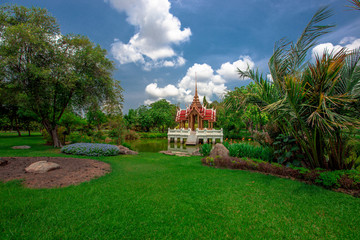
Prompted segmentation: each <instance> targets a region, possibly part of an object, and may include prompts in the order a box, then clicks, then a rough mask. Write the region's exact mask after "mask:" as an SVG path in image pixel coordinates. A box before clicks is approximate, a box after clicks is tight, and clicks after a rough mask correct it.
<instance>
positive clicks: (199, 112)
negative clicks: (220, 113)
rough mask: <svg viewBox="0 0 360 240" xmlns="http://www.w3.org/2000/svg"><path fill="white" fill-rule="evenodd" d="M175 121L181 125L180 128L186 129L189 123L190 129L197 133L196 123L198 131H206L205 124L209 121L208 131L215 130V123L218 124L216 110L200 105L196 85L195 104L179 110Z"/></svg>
mask: <svg viewBox="0 0 360 240" xmlns="http://www.w3.org/2000/svg"><path fill="white" fill-rule="evenodd" d="M175 121H176V122H178V123H179V128H186V122H187V123H188V128H190V129H191V130H192V131H195V124H196V123H197V128H198V129H200V130H202V129H204V122H205V121H207V122H208V129H213V127H214V122H216V110H215V109H213V108H212V109H207V108H206V106H204V105H202V104H201V103H200V101H199V96H198V93H197V84H196V83H195V96H194V99H193V102H192V103H191V105H190V106H189V107H187V108H186V109H179V110H178V111H177V114H176V119H175Z"/></svg>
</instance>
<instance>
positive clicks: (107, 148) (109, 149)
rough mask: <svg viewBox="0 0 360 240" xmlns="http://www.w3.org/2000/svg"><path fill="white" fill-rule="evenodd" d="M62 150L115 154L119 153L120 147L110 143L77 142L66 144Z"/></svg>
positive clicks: (93, 154)
mask: <svg viewBox="0 0 360 240" xmlns="http://www.w3.org/2000/svg"><path fill="white" fill-rule="evenodd" d="M61 152H63V153H67V154H74V155H86V156H115V155H118V154H119V149H118V147H117V146H115V145H110V144H102V143H75V144H70V145H67V146H64V147H63V148H62V149H61Z"/></svg>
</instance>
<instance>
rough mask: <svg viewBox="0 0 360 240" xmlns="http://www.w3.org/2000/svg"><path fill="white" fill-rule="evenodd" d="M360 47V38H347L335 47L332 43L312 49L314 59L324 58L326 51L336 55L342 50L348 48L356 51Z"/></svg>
mask: <svg viewBox="0 0 360 240" xmlns="http://www.w3.org/2000/svg"><path fill="white" fill-rule="evenodd" d="M359 47H360V38H355V37H345V38H343V39H342V40H341V41H340V42H339V44H337V45H333V44H332V43H322V44H319V45H317V46H315V47H314V48H313V49H312V55H313V58H315V56H322V55H323V53H324V51H327V52H329V53H330V52H333V53H336V52H337V51H339V50H341V49H342V48H347V49H348V50H354V49H357V48H359Z"/></svg>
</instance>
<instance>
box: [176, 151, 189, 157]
mask: <svg viewBox="0 0 360 240" xmlns="http://www.w3.org/2000/svg"><path fill="white" fill-rule="evenodd" d="M175 155H176V156H178V157H190V155H189V154H188V153H184V152H176V153H175Z"/></svg>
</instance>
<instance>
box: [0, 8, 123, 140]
mask: <svg viewBox="0 0 360 240" xmlns="http://www.w3.org/2000/svg"><path fill="white" fill-rule="evenodd" d="M0 38H1V41H0V56H1V57H0V77H1V79H0V81H1V83H2V84H3V85H4V86H5V88H8V89H10V88H14V89H17V90H18V91H19V97H20V98H21V101H19V102H20V103H21V106H22V107H24V108H26V109H29V110H31V111H32V112H34V113H35V114H36V115H37V116H38V117H39V119H40V120H41V123H42V125H43V126H44V127H45V129H46V130H47V132H48V133H49V134H50V136H51V137H52V140H53V143H54V147H61V142H60V140H59V137H58V135H57V127H58V123H59V120H60V119H61V117H62V115H63V113H64V111H65V109H67V108H74V109H76V108H77V109H84V108H86V109H87V108H88V107H89V105H91V104H96V105H98V106H116V105H118V106H121V102H122V95H121V91H122V89H121V87H120V84H119V82H118V81H116V80H114V79H113V78H112V71H113V69H114V67H113V63H112V62H111V61H110V60H108V59H107V58H106V51H105V50H104V49H102V48H101V47H100V46H99V45H95V44H94V43H92V42H91V41H90V40H89V39H88V38H87V37H84V36H79V35H62V34H61V32H60V30H59V25H58V24H57V22H56V19H55V18H54V17H52V16H51V15H50V14H49V13H48V12H47V10H45V9H41V8H34V7H33V8H25V7H18V6H14V5H13V6H2V7H1V8H0Z"/></svg>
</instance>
